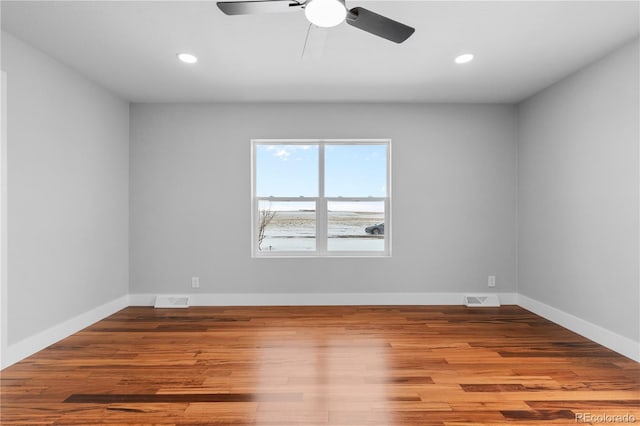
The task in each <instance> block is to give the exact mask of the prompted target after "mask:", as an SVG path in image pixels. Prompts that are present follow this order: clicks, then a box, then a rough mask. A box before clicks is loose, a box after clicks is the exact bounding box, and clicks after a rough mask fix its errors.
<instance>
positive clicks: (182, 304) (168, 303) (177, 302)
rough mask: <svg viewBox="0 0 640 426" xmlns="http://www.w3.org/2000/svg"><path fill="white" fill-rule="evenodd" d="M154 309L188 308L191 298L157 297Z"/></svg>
mask: <svg viewBox="0 0 640 426" xmlns="http://www.w3.org/2000/svg"><path fill="white" fill-rule="evenodd" d="M153 307H154V308H188V307H189V296H156V303H155V305H153Z"/></svg>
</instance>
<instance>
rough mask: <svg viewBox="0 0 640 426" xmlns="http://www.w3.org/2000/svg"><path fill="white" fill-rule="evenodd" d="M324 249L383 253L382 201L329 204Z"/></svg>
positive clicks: (336, 202)
mask: <svg viewBox="0 0 640 426" xmlns="http://www.w3.org/2000/svg"><path fill="white" fill-rule="evenodd" d="M327 206H328V209H329V211H328V213H327V214H328V222H329V224H328V225H329V226H328V229H327V230H328V236H329V239H328V241H327V249H328V250H330V251H384V238H385V237H384V202H383V201H329V202H328V203H327Z"/></svg>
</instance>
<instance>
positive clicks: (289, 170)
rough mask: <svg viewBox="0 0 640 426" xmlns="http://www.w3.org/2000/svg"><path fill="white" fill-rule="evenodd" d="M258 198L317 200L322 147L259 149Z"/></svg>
mask: <svg viewBox="0 0 640 426" xmlns="http://www.w3.org/2000/svg"><path fill="white" fill-rule="evenodd" d="M256 195H257V196H258V197H300V196H304V197H317V196H318V145H294V144H291V145H263V144H257V145H256Z"/></svg>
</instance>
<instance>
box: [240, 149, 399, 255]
mask: <svg viewBox="0 0 640 426" xmlns="http://www.w3.org/2000/svg"><path fill="white" fill-rule="evenodd" d="M390 160H391V143H390V141H389V140H377V139H376V140H294V141H291V140H286V141H285V140H254V141H252V171H253V179H252V209H253V213H252V233H251V235H252V252H253V256H256V257H270V256H389V255H390V253H391V249H390V241H391V239H390V233H391V226H390V225H391V224H390V194H389V192H390V190H389V188H390V184H391V178H390V163H391V161H390Z"/></svg>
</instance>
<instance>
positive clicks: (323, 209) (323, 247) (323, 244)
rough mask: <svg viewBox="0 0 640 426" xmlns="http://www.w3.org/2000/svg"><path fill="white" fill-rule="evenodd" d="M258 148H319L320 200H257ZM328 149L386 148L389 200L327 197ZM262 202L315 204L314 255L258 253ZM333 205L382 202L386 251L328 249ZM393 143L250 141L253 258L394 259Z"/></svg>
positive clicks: (329, 140)
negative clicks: (329, 204) (325, 163)
mask: <svg viewBox="0 0 640 426" xmlns="http://www.w3.org/2000/svg"><path fill="white" fill-rule="evenodd" d="M258 145H318V196H317V197H258V196H257V195H256V148H257V146H258ZM326 145H386V147H387V181H386V193H387V196H386V197H325V196H324V192H325V191H324V189H325V188H324V177H325V176H324V171H325V170H324V159H325V155H324V152H325V146H326ZM260 201H312V202H315V203H316V249H315V250H314V251H302V250H301V251H277V252H271V251H260V250H259V249H258V234H257V232H258V226H257V224H258V221H259V217H258V216H259V211H258V203H259V202H260ZM330 201H383V202H384V250H382V251H354V250H350V251H337V250H331V251H329V250H328V249H327V242H328V236H327V228H328V218H327V203H328V202H330ZM391 230H392V225H391V139H252V140H251V256H252V257H254V258H282V257H391V234H392V231H391Z"/></svg>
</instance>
